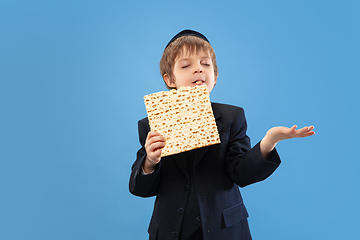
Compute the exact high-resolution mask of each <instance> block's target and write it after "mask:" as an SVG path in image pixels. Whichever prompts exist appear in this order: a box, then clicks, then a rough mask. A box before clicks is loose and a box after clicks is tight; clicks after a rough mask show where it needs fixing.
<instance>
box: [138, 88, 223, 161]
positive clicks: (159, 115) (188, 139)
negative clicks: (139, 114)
mask: <svg viewBox="0 0 360 240" xmlns="http://www.w3.org/2000/svg"><path fill="white" fill-rule="evenodd" d="M144 101H145V106H146V111H147V113H148V119H149V125H150V129H151V131H154V132H157V133H159V134H161V135H162V136H164V137H165V139H166V141H165V146H164V148H163V149H162V151H161V157H164V156H168V155H172V154H176V153H180V152H185V151H188V150H191V149H195V148H200V147H205V146H209V145H213V144H217V143H220V138H219V134H218V131H217V126H216V123H215V118H214V115H213V111H212V108H211V103H210V97H209V93H208V92H207V88H206V86H199V87H193V88H192V87H180V88H179V89H178V90H171V91H166V92H158V93H153V94H150V95H146V96H145V97H144Z"/></svg>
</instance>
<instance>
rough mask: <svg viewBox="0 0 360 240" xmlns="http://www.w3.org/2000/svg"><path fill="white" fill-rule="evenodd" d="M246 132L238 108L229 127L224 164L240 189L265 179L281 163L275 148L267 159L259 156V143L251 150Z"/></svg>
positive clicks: (244, 120) (242, 117)
mask: <svg viewBox="0 0 360 240" xmlns="http://www.w3.org/2000/svg"><path fill="white" fill-rule="evenodd" d="M246 130H247V123H246V119H245V114H244V110H243V109H242V108H239V110H238V112H237V113H236V116H235V118H234V121H233V122H232V124H231V127H230V137H229V145H228V149H227V153H226V164H227V173H228V174H229V176H230V177H231V178H232V179H233V181H234V182H235V183H236V184H238V185H239V186H240V187H245V186H247V185H250V184H252V183H256V182H260V181H262V180H264V179H266V178H267V177H269V176H270V175H271V174H272V173H273V172H274V171H275V170H276V168H277V167H278V166H279V165H280V163H281V160H280V157H279V155H278V153H277V151H276V149H275V148H274V150H273V151H272V152H271V153H270V156H269V158H268V159H264V158H263V156H262V154H261V151H260V142H259V143H257V144H256V145H255V146H254V147H253V148H251V145H250V139H249V137H248V136H247V135H246Z"/></svg>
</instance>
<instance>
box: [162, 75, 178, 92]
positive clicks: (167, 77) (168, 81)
mask: <svg viewBox="0 0 360 240" xmlns="http://www.w3.org/2000/svg"><path fill="white" fill-rule="evenodd" d="M163 78H164V81H165V83H166V85H168V86H169V87H171V88H176V85H175V82H174V81H172V80H171V78H170V76H169V75H167V74H166V73H165V74H164V76H163Z"/></svg>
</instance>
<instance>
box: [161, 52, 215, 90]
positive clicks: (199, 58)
mask: <svg viewBox="0 0 360 240" xmlns="http://www.w3.org/2000/svg"><path fill="white" fill-rule="evenodd" d="M182 52H183V53H182V54H180V55H179V56H178V57H177V58H176V59H175V64H174V70H173V73H174V78H175V79H173V80H171V79H170V77H169V76H168V75H167V74H165V75H164V80H165V82H166V83H167V84H168V86H170V87H174V88H176V89H178V88H179V87H182V86H190V87H195V86H197V85H206V86H207V89H208V92H209V93H210V92H211V90H212V89H213V88H214V86H215V83H216V78H215V73H214V66H213V63H212V59H211V57H210V55H209V54H207V53H206V52H204V51H203V50H201V51H198V52H197V53H193V54H189V53H187V52H186V51H182Z"/></svg>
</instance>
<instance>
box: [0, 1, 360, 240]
mask: <svg viewBox="0 0 360 240" xmlns="http://www.w3.org/2000/svg"><path fill="white" fill-rule="evenodd" d="M359 13H360V4H359V1H355V0H354V1H351V0H345V1H325V0H324V1H317V0H315V1H313V0H311V1H310V0H305V1H285V0H273V1H263V0H260V1H227V0H225V1H195V2H194V1H180V2H179V1H128V2H126V1H111V0H105V1H69V0H62V1H43V0H35V1H25V0H23V1H21V0H12V1H4V0H2V1H0V83H1V84H0V196H1V197H0V239H2V240H22V239H24V240H33V239H34V240H35V239H36V240H42V239H44V240H48V239H51V240H62V239H74V240H85V239H86V240H90V239H94V240H100V239H104V240H115V239H130V240H137V239H147V227H148V223H149V220H150V216H151V212H152V206H153V202H154V198H148V199H143V198H139V197H135V196H132V195H131V194H130V193H129V191H128V179H129V174H130V169H131V165H132V163H133V161H134V160H135V154H136V151H137V149H138V148H139V146H140V145H139V143H138V135H137V121H138V120H139V119H141V118H143V117H145V116H146V111H145V106H144V103H143V96H144V95H146V94H150V93H154V92H158V91H164V90H166V88H165V86H164V83H163V81H162V79H161V76H160V73H159V60H160V57H161V54H162V51H163V49H164V47H165V45H166V44H167V42H168V41H169V40H170V39H171V38H172V37H173V36H174V35H175V34H176V33H177V32H179V31H180V30H183V29H185V28H190V29H194V30H198V31H200V32H202V33H203V34H204V35H205V36H207V37H208V39H209V40H210V42H211V43H212V45H213V47H214V49H215V52H216V54H217V60H218V66H219V74H220V75H219V79H218V84H217V85H216V87H215V88H214V90H213V92H212V93H211V100H212V101H214V102H222V103H228V104H233V105H237V106H242V107H243V108H244V109H245V113H246V116H247V120H248V125H249V126H248V127H249V129H248V135H249V136H250V137H251V139H252V145H255V144H256V143H257V142H258V141H260V140H261V138H262V137H263V136H264V134H265V133H266V131H267V130H268V129H269V128H271V127H273V126H278V125H283V126H289V127H290V126H292V125H293V124H297V125H298V126H299V127H302V126H305V125H314V126H315V130H316V135H315V136H313V137H310V138H307V139H294V140H287V141H283V142H281V143H279V144H278V146H277V148H278V151H279V154H280V156H281V158H282V161H283V163H282V164H281V166H280V167H279V169H278V170H277V171H276V172H275V173H274V174H273V175H272V176H271V177H270V178H268V179H267V180H265V181H264V182H261V183H257V184H254V185H252V186H248V187H246V188H244V189H242V193H243V197H244V201H245V205H246V206H247V208H248V211H249V213H250V217H249V222H250V227H251V230H252V234H253V238H254V239H257V240H262V239H276V240H289V239H292V240H298V239H299V240H300V239H301V240H303V239H327V240H335V239H355V238H356V236H358V224H359V221H358V216H359V214H360V212H359V204H358V203H359V201H360V197H359V196H360V194H359V189H360V188H359V178H358V172H359V168H360V164H359V157H358V155H359V151H358V150H359V148H358V146H359V143H360V142H359V134H360V131H359V127H358V123H359V114H358V111H359V102H360V101H359V93H358V87H359V80H360V74H359V66H360V64H359V54H360V51H359V50H360V49H359V42H360V35H359V24H360V20H359ZM239 91H241V92H242V94H239Z"/></svg>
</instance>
